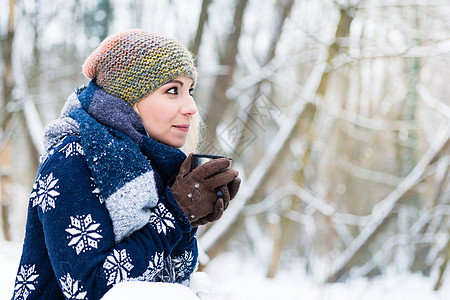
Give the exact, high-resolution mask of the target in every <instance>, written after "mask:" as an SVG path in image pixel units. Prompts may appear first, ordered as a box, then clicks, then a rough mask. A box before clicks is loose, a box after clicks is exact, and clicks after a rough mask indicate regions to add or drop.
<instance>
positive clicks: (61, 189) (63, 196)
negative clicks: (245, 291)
mask: <svg viewBox="0 0 450 300" xmlns="http://www.w3.org/2000/svg"><path fill="white" fill-rule="evenodd" d="M66 146H67V147H71V149H79V147H80V145H79V143H77V142H70V143H66V145H65V146H64V147H63V148H61V149H60V150H59V151H58V152H57V153H55V154H54V155H53V156H52V157H50V158H49V159H48V160H47V161H46V163H45V165H44V166H43V168H42V169H41V172H40V174H39V177H38V180H37V181H36V182H37V184H36V186H35V190H34V191H33V194H34V196H35V198H34V200H33V201H34V202H33V204H34V205H35V206H37V207H38V210H39V220H40V221H41V223H42V227H43V232H44V237H45V243H46V247H47V251H48V255H49V258H50V262H51V265H52V268H53V271H54V273H55V277H56V278H57V280H58V283H59V285H60V287H61V290H62V291H63V293H64V296H65V297H66V298H68V299H69V298H70V299H72V298H76V296H77V295H82V296H86V298H89V299H99V298H101V297H102V296H103V295H104V294H105V293H106V292H107V291H108V290H109V289H110V288H111V287H112V286H114V285H115V284H117V283H119V282H121V281H125V280H146V281H151V280H152V279H153V277H154V276H155V275H156V274H157V273H158V272H159V271H160V270H161V269H162V268H163V264H164V263H163V262H164V260H165V259H166V258H167V257H169V256H172V255H175V253H174V254H172V251H173V250H174V249H175V248H177V249H179V250H177V251H176V253H177V254H178V253H182V252H184V251H186V250H187V251H194V250H193V248H195V245H194V242H193V241H192V236H190V234H191V227H190V224H189V223H186V220H185V219H182V218H180V217H179V216H178V210H177V209H176V207H174V205H173V203H171V202H170V200H169V201H167V200H168V199H160V200H161V201H159V202H158V205H157V206H156V207H155V208H153V209H152V210H153V211H152V214H151V218H150V221H149V223H148V224H147V225H146V226H144V227H143V228H141V229H139V230H137V231H135V232H134V233H133V234H131V235H130V236H129V237H127V238H125V239H123V240H122V241H121V242H119V243H117V244H116V243H115V241H114V233H113V228H112V224H111V219H110V217H109V214H108V210H107V209H106V208H105V205H104V203H102V202H103V201H102V198H101V196H100V194H99V193H98V189H97V188H96V186H95V184H94V183H93V180H92V179H91V178H90V173H89V169H88V168H87V166H86V164H85V162H84V158H83V155H78V154H80V153H81V152H82V151H81V152H80V151H79V152H77V151H67V149H66V150H64V148H65V147H66ZM81 154H82V153H81ZM187 236H189V237H187ZM180 241H182V244H180V245H178V244H179V242H180ZM180 247H181V248H183V249H180ZM180 251H181V252H180ZM76 299H82V298H76ZM83 299H84V298H83Z"/></svg>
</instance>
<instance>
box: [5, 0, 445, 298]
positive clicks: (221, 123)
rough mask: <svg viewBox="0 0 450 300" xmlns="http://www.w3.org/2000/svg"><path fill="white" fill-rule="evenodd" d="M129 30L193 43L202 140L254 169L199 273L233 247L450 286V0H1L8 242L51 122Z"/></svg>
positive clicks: (335, 276) (276, 267)
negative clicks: (112, 40)
mask: <svg viewBox="0 0 450 300" xmlns="http://www.w3.org/2000/svg"><path fill="white" fill-rule="evenodd" d="M135 27H140V28H143V29H145V30H148V31H153V32H157V33H161V34H164V35H167V36H169V37H172V38H175V39H177V40H179V41H181V42H182V43H183V44H185V45H186V46H188V48H189V49H190V50H191V51H192V52H193V53H194V54H195V56H196V57H197V64H198V66H199V74H200V77H199V83H198V85H197V88H196V92H195V98H196V101H197V103H198V106H199V107H200V108H201V114H202V116H203V119H204V120H205V123H206V124H207V127H206V129H205V133H204V136H205V138H204V142H203V143H202V148H201V150H200V152H207V153H212V154H225V155H229V156H232V157H233V163H234V167H235V168H237V169H238V170H239V171H240V175H241V177H242V179H243V183H242V186H241V190H240V192H239V194H238V196H237V197H236V199H235V200H233V201H232V205H231V206H230V208H229V209H228V210H227V212H226V214H225V215H224V217H223V218H222V219H221V220H220V221H219V222H217V223H215V224H213V225H211V226H207V227H205V228H202V229H201V231H200V233H199V241H200V245H201V247H202V248H203V250H204V251H205V255H203V256H202V257H201V266H200V268H201V269H202V270H208V265H209V264H213V263H214V261H215V259H216V257H219V256H220V254H223V253H227V251H228V252H229V251H237V252H239V253H241V254H242V257H246V256H248V257H253V258H256V260H257V261H258V270H259V271H260V272H263V273H264V275H265V276H266V277H268V278H274V277H276V276H277V273H278V272H281V271H282V270H284V269H286V268H288V267H289V266H291V265H292V264H295V265H297V266H301V269H302V272H304V274H306V275H307V276H309V277H310V278H314V280H316V281H317V282H327V283H333V282H343V281H345V280H347V279H348V278H352V277H355V276H357V277H363V278H368V279H375V278H377V277H378V276H380V275H381V276H383V275H386V274H388V273H389V272H396V273H414V274H416V273H418V274H421V276H425V277H426V278H429V280H430V281H431V282H432V284H431V286H430V289H434V290H439V289H441V288H442V287H443V286H445V283H447V284H450V270H449V269H450V266H448V264H449V263H448V262H449V257H450V185H449V179H450V175H449V170H450V98H449V97H450V96H449V95H450V84H449V79H450V2H449V1H447V0H428V1H427V0H258V1H257V0H195V1H182V0H160V1H144V0H122V1H118V0H99V1H88V0H1V1H0V37H1V44H0V53H1V57H0V58H1V60H0V80H1V85H0V91H1V96H0V107H1V112H0V176H1V178H0V179H1V180H0V191H1V193H0V225H1V230H0V241H4V242H3V243H2V245H6V244H7V243H9V242H11V243H14V242H15V243H21V241H22V239H23V235H24V225H25V220H26V208H27V206H28V196H29V192H30V190H31V186H32V182H33V180H34V176H35V174H36V170H37V167H38V162H39V154H40V153H42V151H43V143H42V132H43V128H44V127H45V125H46V124H47V123H48V122H50V121H51V120H53V119H55V118H57V117H58V115H59V111H60V109H61V108H62V106H63V104H64V102H65V98H66V97H67V96H68V95H69V94H70V93H71V92H72V91H73V90H74V89H75V88H76V87H77V86H79V85H81V84H85V83H87V79H86V78H84V77H83V76H82V74H81V64H82V63H83V60H84V59H85V58H86V57H87V55H88V54H89V53H90V52H91V51H92V50H93V49H94V48H95V47H96V45H97V44H98V43H99V42H100V41H101V40H102V39H103V38H104V37H106V36H107V35H109V34H111V33H114V32H117V31H120V30H125V29H129V28H135ZM238 275H239V274H236V276H238Z"/></svg>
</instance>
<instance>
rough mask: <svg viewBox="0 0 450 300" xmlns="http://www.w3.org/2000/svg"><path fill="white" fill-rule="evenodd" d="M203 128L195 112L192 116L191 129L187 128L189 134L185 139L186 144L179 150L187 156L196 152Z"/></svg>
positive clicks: (198, 115)
mask: <svg viewBox="0 0 450 300" xmlns="http://www.w3.org/2000/svg"><path fill="white" fill-rule="evenodd" d="M204 128H205V124H204V123H203V120H202V118H201V116H200V114H199V113H198V112H197V113H195V114H194V115H193V116H192V121H191V127H190V128H189V132H188V135H187V138H186V143H185V144H184V145H183V146H182V147H181V148H180V150H181V151H183V152H184V153H186V155H189V154H190V153H193V152H195V151H197V147H198V145H199V143H200V141H201V139H202V137H203V130H204Z"/></svg>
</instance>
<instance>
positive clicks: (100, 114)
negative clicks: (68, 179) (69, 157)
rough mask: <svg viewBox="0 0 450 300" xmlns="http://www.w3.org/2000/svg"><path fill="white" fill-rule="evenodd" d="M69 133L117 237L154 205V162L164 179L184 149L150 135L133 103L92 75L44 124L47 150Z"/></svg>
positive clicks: (144, 219)
mask: <svg viewBox="0 0 450 300" xmlns="http://www.w3.org/2000/svg"><path fill="white" fill-rule="evenodd" d="M74 134H76V135H79V136H80V138H81V145H82V147H83V153H84V156H85V160H86V163H87V166H88V168H89V170H90V172H91V175H92V178H93V180H94V182H95V183H96V184H97V186H98V188H99V190H100V194H101V195H102V199H104V200H105V205H106V208H107V209H108V212H109V215H110V217H111V220H112V224H113V228H114V235H115V240H116V242H119V241H121V240H122V239H124V238H125V237H127V236H129V235H130V234H131V233H133V232H134V231H136V230H138V229H140V228H142V227H143V226H145V225H146V224H147V223H148V221H149V219H150V214H151V208H153V207H155V206H156V205H157V202H158V199H159V198H158V189H157V182H155V171H154V169H153V167H154V168H155V169H156V170H157V171H158V172H159V174H158V175H160V177H161V179H162V180H163V182H164V184H165V185H169V184H170V183H171V182H172V181H173V179H174V178H175V176H176V175H177V173H178V170H179V168H180V165H181V163H182V162H183V161H184V159H185V158H186V155H185V154H184V153H183V152H182V151H181V150H179V149H176V148H173V147H171V146H168V145H165V144H162V143H160V142H157V141H155V140H153V139H151V138H150V137H149V136H148V135H147V132H146V131H145V128H144V125H143V123H142V120H141V118H140V117H139V115H138V114H137V113H136V112H135V111H134V109H133V108H132V107H131V106H130V105H128V104H126V103H125V102H124V101H123V100H122V99H120V98H117V97H115V96H112V95H109V94H107V93H106V92H105V91H103V90H102V89H101V88H100V87H99V86H98V85H97V84H96V83H95V82H94V81H91V82H90V83H89V85H87V86H83V87H80V88H78V89H77V90H76V92H75V93H74V94H72V95H71V96H70V97H69V98H68V100H67V102H66V104H65V106H64V108H63V111H62V113H61V117H60V118H59V119H58V120H56V121H54V122H52V123H50V124H49V125H48V126H47V128H46V131H45V141H46V144H45V146H46V148H47V152H48V151H49V149H51V148H52V147H53V146H54V145H55V144H56V143H58V142H60V141H61V140H62V139H63V138H64V137H65V136H67V135H74ZM152 166H153V167H152ZM158 178H159V176H158ZM158 185H159V184H158Z"/></svg>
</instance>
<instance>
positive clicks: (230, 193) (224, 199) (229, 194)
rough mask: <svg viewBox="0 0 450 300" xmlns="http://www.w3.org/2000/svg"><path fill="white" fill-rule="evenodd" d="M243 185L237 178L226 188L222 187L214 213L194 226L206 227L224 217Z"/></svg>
mask: <svg viewBox="0 0 450 300" xmlns="http://www.w3.org/2000/svg"><path fill="white" fill-rule="evenodd" d="M240 185H241V178H239V177H235V178H234V179H233V181H231V182H230V183H228V184H227V185H225V186H222V187H220V188H219V190H218V191H217V195H218V196H219V198H218V199H217V201H216V203H215V205H214V211H213V212H212V213H210V214H209V215H207V216H205V217H203V218H200V219H198V220H197V221H195V222H192V226H193V227H195V226H199V225H205V224H207V223H210V222H214V221H216V220H218V219H220V218H221V217H222V215H223V212H224V211H225V210H226V209H227V207H228V204H229V203H230V201H231V200H233V198H234V197H235V196H236V194H237V192H238V190H239V186H240Z"/></svg>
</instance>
